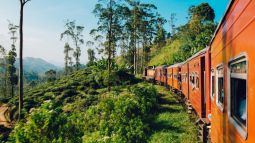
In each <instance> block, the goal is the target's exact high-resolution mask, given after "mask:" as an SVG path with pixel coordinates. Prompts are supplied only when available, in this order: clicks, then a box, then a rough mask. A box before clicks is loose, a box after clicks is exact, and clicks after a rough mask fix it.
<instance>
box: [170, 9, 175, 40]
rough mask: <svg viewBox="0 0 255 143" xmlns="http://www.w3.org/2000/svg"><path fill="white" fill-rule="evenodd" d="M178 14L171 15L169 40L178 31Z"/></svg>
mask: <svg viewBox="0 0 255 143" xmlns="http://www.w3.org/2000/svg"><path fill="white" fill-rule="evenodd" d="M175 17H176V13H171V15H170V19H169V21H168V22H169V26H170V35H169V36H168V38H170V37H173V36H174V34H175V31H176V27H175V21H176V18H175Z"/></svg>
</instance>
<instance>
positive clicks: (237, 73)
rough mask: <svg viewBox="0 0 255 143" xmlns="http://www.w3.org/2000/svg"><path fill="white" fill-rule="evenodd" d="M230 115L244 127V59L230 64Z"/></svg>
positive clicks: (245, 112)
mask: <svg viewBox="0 0 255 143" xmlns="http://www.w3.org/2000/svg"><path fill="white" fill-rule="evenodd" d="M230 69H231V74H230V83H231V116H232V117H233V118H234V119H235V120H236V121H237V123H239V124H240V125H241V127H243V128H246V122H247V121H246V120H247V105H246V104H247V93H246V89H247V85H246V80H247V73H246V61H241V62H238V63H237V62H236V63H234V64H232V65H231V66H230Z"/></svg>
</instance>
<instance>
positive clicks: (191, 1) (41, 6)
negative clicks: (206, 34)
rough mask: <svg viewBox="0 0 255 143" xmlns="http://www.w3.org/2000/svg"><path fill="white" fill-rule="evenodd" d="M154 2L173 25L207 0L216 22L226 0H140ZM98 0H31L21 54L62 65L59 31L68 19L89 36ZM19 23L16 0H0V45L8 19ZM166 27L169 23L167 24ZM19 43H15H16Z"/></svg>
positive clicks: (6, 38)
mask: <svg viewBox="0 0 255 143" xmlns="http://www.w3.org/2000/svg"><path fill="white" fill-rule="evenodd" d="M141 1H142V2H145V3H153V4H155V5H156V6H157V7H158V10H157V11H158V12H159V13H160V14H161V15H162V16H163V17H164V18H166V19H169V17H170V14H171V13H176V18H177V21H176V25H182V24H185V23H186V22H187V16H188V8H189V7H190V6H191V5H198V4H200V3H202V2H208V3H209V4H210V5H211V6H212V7H213V9H214V10H215V14H216V19H215V20H216V22H218V21H219V20H220V19H221V17H222V16H223V14H224V12H225V10H226V7H227V5H228V3H229V0H141ZM96 3H97V0H31V2H29V3H28V4H27V5H26V7H25V14H24V16H25V17H24V36H25V38H24V56H26V57H39V58H43V59H45V60H47V61H49V62H52V63H54V64H57V65H63V59H64V54H63V46H64V42H63V41H60V40H59V39H60V36H59V35H60V33H61V32H63V31H64V22H65V20H67V19H70V20H76V22H77V24H78V25H83V26H85V31H84V39H85V41H87V40H90V36H89V31H90V30H91V29H93V28H96V24H97V19H96V18H95V16H94V15H93V14H92V10H93V9H94V6H95V4H96ZM7 20H10V21H11V22H13V23H15V24H18V21H19V0H0V45H3V46H4V47H6V48H7V49H8V48H9V47H10V46H9V45H10V40H9V37H10V36H9V34H8V21H7ZM165 27H166V30H167V31H168V30H169V29H168V26H167V25H166V26H165ZM17 46H18V43H17ZM86 50H87V47H86V46H85V45H84V46H83V47H82V57H81V62H82V63H86V62H87V52H86Z"/></svg>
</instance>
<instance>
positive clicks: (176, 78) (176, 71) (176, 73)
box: [173, 66, 180, 90]
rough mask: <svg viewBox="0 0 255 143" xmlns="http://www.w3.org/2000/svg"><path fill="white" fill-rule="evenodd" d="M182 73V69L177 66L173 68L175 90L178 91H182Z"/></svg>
mask: <svg viewBox="0 0 255 143" xmlns="http://www.w3.org/2000/svg"><path fill="white" fill-rule="evenodd" d="M179 72H180V67H179V66H175V67H173V88H174V89H176V90H180V83H179V76H180V75H179V74H180V73H179Z"/></svg>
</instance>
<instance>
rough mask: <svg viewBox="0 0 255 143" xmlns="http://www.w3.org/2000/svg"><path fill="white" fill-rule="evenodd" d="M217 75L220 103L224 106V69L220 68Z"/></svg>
mask: <svg viewBox="0 0 255 143" xmlns="http://www.w3.org/2000/svg"><path fill="white" fill-rule="evenodd" d="M217 74H218V79H217V80H218V83H217V85H218V87H217V88H218V91H217V92H218V103H220V104H221V105H222V106H223V104H224V78H223V74H224V71H223V67H220V68H218V69H217Z"/></svg>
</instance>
